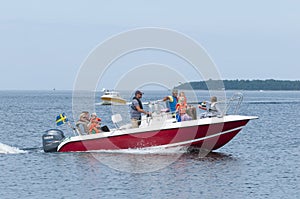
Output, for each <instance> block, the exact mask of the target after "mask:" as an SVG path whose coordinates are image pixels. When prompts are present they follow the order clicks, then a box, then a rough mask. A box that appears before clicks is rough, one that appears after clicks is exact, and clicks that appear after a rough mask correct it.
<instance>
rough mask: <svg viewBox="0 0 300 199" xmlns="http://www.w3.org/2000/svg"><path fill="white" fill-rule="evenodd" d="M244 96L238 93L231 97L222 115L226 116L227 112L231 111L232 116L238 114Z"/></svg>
mask: <svg viewBox="0 0 300 199" xmlns="http://www.w3.org/2000/svg"><path fill="white" fill-rule="evenodd" d="M243 99H244V96H243V94H242V93H240V92H238V93H235V94H233V95H232V97H231V98H230V99H229V100H228V101H227V102H226V106H225V109H224V111H223V115H227V114H228V112H230V111H232V112H231V113H232V114H235V115H236V114H238V112H239V109H240V106H241V104H242V102H243Z"/></svg>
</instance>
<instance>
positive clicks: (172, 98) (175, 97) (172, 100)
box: [163, 89, 178, 114]
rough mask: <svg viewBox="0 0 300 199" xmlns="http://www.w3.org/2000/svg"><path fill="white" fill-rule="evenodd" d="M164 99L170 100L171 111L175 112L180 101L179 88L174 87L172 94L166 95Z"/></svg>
mask: <svg viewBox="0 0 300 199" xmlns="http://www.w3.org/2000/svg"><path fill="white" fill-rule="evenodd" d="M163 101H168V105H169V106H168V108H169V109H170V112H171V113H174V114H175V112H176V105H177V103H178V90H176V89H173V91H172V95H170V96H166V97H164V99H163Z"/></svg>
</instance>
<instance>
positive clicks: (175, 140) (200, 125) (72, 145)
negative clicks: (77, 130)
mask: <svg viewBox="0 0 300 199" xmlns="http://www.w3.org/2000/svg"><path fill="white" fill-rule="evenodd" d="M251 119H256V118H254V117H245V116H241V117H238V119H231V120H226V119H220V118H216V119H207V122H202V121H201V119H200V120H195V121H188V122H181V123H175V124H174V123H172V124H170V125H167V127H164V128H161V129H151V128H149V129H148V128H145V129H129V130H119V131H115V132H114V131H113V132H106V133H99V134H96V135H85V136H76V137H72V138H69V139H68V140H65V141H63V142H62V143H61V144H60V145H59V147H58V151H59V152H71V151H95V150H119V149H133V148H157V147H165V148H168V147H176V146H187V147H197V148H201V149H202V148H203V149H206V150H209V151H212V150H216V149H218V148H220V147H222V146H224V145H225V144H226V143H228V142H229V141H230V140H232V138H234V137H235V136H236V135H237V134H238V133H239V132H240V130H241V129H242V128H243V127H244V126H245V125H246V124H247V123H248V121H249V120H251Z"/></svg>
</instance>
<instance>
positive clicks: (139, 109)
mask: <svg viewBox="0 0 300 199" xmlns="http://www.w3.org/2000/svg"><path fill="white" fill-rule="evenodd" d="M135 108H136V110H137V111H138V112H140V113H144V114H146V115H147V114H150V113H149V112H146V111H145V110H143V109H141V107H140V106H139V105H137V106H135Z"/></svg>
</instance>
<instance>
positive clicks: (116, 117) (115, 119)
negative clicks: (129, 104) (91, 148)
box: [111, 113, 122, 124]
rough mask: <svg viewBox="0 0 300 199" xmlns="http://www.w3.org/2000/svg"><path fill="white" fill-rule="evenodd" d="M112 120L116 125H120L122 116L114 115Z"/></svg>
mask: <svg viewBox="0 0 300 199" xmlns="http://www.w3.org/2000/svg"><path fill="white" fill-rule="evenodd" d="M111 120H112V122H113V123H114V124H116V123H119V122H121V121H122V116H121V115H120V114H119V113H118V114H115V115H112V116H111Z"/></svg>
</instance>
